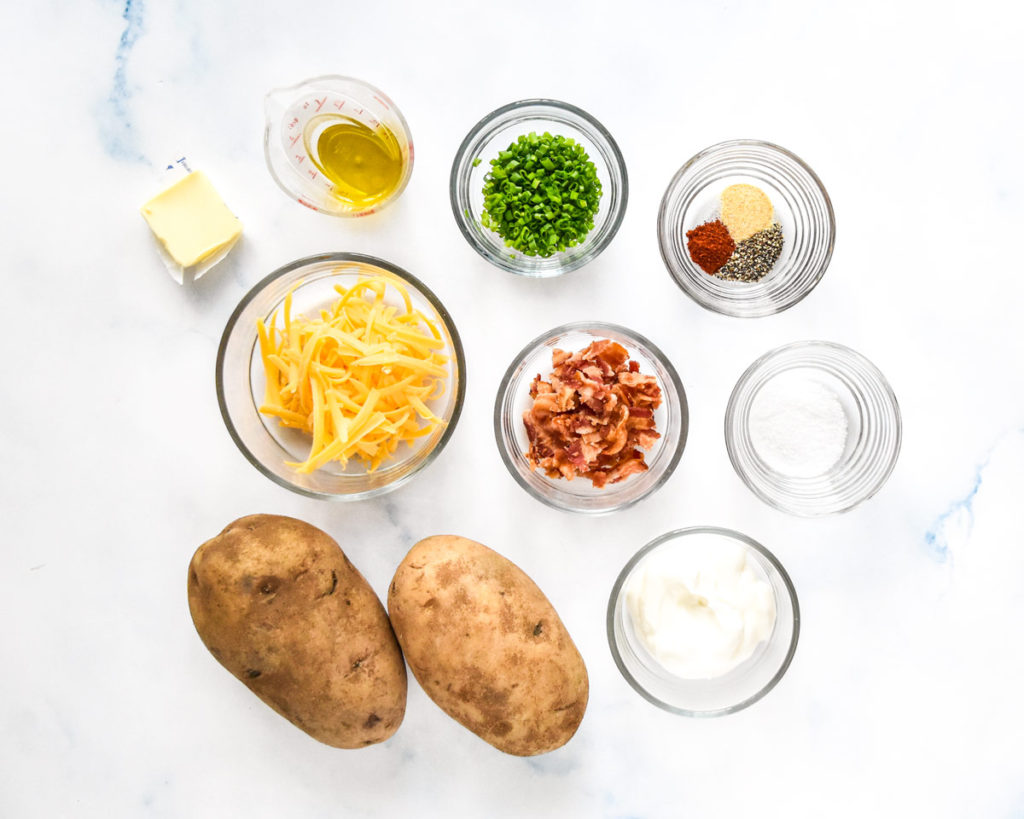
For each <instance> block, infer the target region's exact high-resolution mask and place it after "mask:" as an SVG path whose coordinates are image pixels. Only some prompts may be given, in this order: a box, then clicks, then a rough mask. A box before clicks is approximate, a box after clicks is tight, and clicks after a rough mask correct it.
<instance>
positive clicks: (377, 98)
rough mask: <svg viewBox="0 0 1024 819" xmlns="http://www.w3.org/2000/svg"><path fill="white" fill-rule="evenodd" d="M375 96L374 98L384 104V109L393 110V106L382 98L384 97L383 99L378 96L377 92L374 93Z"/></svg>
mask: <svg viewBox="0 0 1024 819" xmlns="http://www.w3.org/2000/svg"><path fill="white" fill-rule="evenodd" d="M373 98H374V99H375V100H377V102H379V103H380V104H381V105H383V106H384V110H385V111H390V110H391V106H390V105H388V104H387V103H386V102H384V100H382V99H381V98H380V97H378V96H377V95H376V94H374V95H373Z"/></svg>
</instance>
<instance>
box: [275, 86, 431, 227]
mask: <svg viewBox="0 0 1024 819" xmlns="http://www.w3.org/2000/svg"><path fill="white" fill-rule="evenodd" d="M264 112H265V117H266V122H265V127H264V130H263V154H264V157H265V159H266V162H267V168H268V169H269V171H270V175H271V176H272V177H273V178H274V181H275V182H276V183H277V185H278V187H279V188H281V190H283V191H284V192H285V193H286V194H288V196H290V197H291V198H292V199H295V200H296V201H297V202H298V203H299V204H300V205H305V206H306V207H307V208H310V209H311V210H315V211H319V212H320V213H326V214H328V215H330V216H343V217H356V216H369V215H370V214H371V213H376V212H377V211H379V210H381V208H383V207H384V206H385V205H388V204H389V203H391V202H394V201H395V200H396V199H397V198H398V197H399V196H400V195H401V193H402V191H404V190H405V186H406V185H408V184H409V177H410V176H412V166H413V158H414V156H415V153H414V151H413V144H412V133H411V132H410V131H409V125H408V123H407V122H406V121H405V117H403V116H402V112H401V111H399V110H398V106H397V105H395V103H394V102H393V101H392V100H391V99H390V98H389V97H388V95H387V94H385V93H384V92H383V91H381V90H380V89H379V88H376V87H375V86H372V85H370V84H369V83H368V82H363V81H362V80H357V79H356V78H355V77H343V76H340V75H336V74H327V75H324V76H322V77H313V78H312V79H309V80H305V81H304V82H300V83H297V84H296V85H289V86H285V87H283V88H274V89H273V90H271V91H270V92H269V93H268V94H267V95H266V97H265V98H264ZM342 115H344V116H345V117H346V118H349V119H354V120H356V121H358V122H360V123H362V124H363V125H365V126H367V127H369V128H371V129H377V128H378V127H379V126H381V125H383V126H384V127H386V128H387V129H388V130H389V131H391V133H392V134H394V136H395V140H396V141H397V143H398V149H399V151H401V155H402V177H401V179H399V181H398V184H397V185H396V186H395V188H394V190H392V191H391V192H390V193H388V194H387V195H386V196H385V197H383V198H379V199H377V200H376V201H374V202H371V203H369V204H365V205H362V206H357V205H355V204H353V203H352V202H350V201H348V200H346V199H343V198H341V197H339V196H338V195H337V194H336V193H335V190H336V189H335V186H334V184H333V183H332V182H331V181H330V180H329V179H327V178H326V177H325V176H324V175H323V174H322V173H319V172H318V171H317V169H316V168H315V167H310V166H311V165H312V164H313V163H312V160H311V156H310V154H309V152H308V150H307V148H306V145H307V143H308V142H309V141H310V139H311V134H315V133H317V132H318V131H319V130H322V128H323V127H324V126H325V125H329V124H331V121H332V120H337V119H338V118H339V117H340V116H342ZM313 142H314V144H315V140H313Z"/></svg>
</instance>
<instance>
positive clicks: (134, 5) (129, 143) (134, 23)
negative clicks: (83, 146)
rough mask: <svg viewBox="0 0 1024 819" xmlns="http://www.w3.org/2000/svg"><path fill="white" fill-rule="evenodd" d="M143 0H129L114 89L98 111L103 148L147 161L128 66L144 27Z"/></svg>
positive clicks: (118, 156) (132, 159)
mask: <svg viewBox="0 0 1024 819" xmlns="http://www.w3.org/2000/svg"><path fill="white" fill-rule="evenodd" d="M144 7H145V4H144V3H143V0H126V2H125V4H124V10H123V11H122V13H121V16H122V17H123V19H124V22H125V26H124V30H123V31H122V32H121V39H120V41H119V42H118V45H117V51H116V52H115V54H114V76H113V80H112V83H111V88H110V93H109V94H108V95H107V99H106V101H105V104H104V106H103V107H102V109H101V110H100V112H99V113H98V115H97V124H98V126H99V131H100V137H101V140H102V143H103V149H104V150H105V151H106V152H107V154H108V155H109V156H110V157H111V158H112V159H117V160H121V161H130V162H142V161H145V155H144V154H143V153H142V151H141V150H140V149H139V147H138V140H137V137H136V134H135V130H134V126H133V123H132V116H131V111H130V108H129V103H130V102H131V98H132V90H131V88H129V86H128V79H127V67H128V59H129V57H130V56H131V53H132V49H134V48H135V44H136V43H137V42H138V39H139V37H140V36H141V35H142V33H143V31H144V30H145V29H144V24H143V19H144V15H143V12H144Z"/></svg>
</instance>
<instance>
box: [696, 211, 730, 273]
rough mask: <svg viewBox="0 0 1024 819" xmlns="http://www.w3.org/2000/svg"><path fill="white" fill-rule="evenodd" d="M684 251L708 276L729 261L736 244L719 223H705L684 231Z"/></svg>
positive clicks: (716, 220) (725, 228)
mask: <svg viewBox="0 0 1024 819" xmlns="http://www.w3.org/2000/svg"><path fill="white" fill-rule="evenodd" d="M686 249H687V250H688V251H689V253H690V258H691V259H693V261H694V263H695V264H697V265H699V266H700V268H701V270H703V271H704V272H705V273H708V274H709V275H714V274H715V272H716V271H717V270H718V269H719V268H720V267H721V266H722V265H724V264H725V263H726V262H727V261H729V257H730V256H732V252H733V251H734V250H735V249H736V243H735V242H734V241H733V240H732V236H730V235H729V229H728V228H727V227H726V226H725V225H724V224H722V222H721V221H719V220H718V219H715V221H713V222H705V223H704V224H703V225H697V227H695V228H694V229H693V230H688V231H686Z"/></svg>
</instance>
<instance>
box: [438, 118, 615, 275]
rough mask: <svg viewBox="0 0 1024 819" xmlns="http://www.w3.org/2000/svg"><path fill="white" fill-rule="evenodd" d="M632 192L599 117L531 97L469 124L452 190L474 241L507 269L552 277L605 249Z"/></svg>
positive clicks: (454, 202) (466, 230) (461, 222)
mask: <svg viewBox="0 0 1024 819" xmlns="http://www.w3.org/2000/svg"><path fill="white" fill-rule="evenodd" d="M628 188H629V185H628V180H627V177H626V165H625V162H624V161H623V159H622V153H621V152H620V151H619V147H618V145H616V144H615V140H614V139H613V138H612V136H611V134H610V133H608V131H607V129H605V127H604V126H603V125H601V123H600V122H598V121H597V120H596V119H594V118H593V117H592V116H591V115H590V114H588V113H587V112H586V111H583V110H581V109H579V108H577V107H575V106H573V105H569V104H568V103H564V102H558V101H556V100H547V99H528V100H521V101H519V102H513V103H510V104H509V105H505V106H502V107H501V108H498V109H497V110H496V111H492V112H491V113H490V114H488V115H487V116H486V117H484V118H483V119H482V120H480V121H479V122H478V123H477V124H476V125H474V126H473V128H472V129H471V130H470V132H469V133H468V134H467V135H466V138H465V139H464V140H463V141H462V144H461V145H460V146H459V150H458V152H457V153H456V155H455V161H454V162H453V163H452V172H451V183H450V188H449V190H450V195H451V203H452V212H453V214H454V215H455V221H456V223H457V224H458V226H459V229H460V230H461V231H462V235H463V236H465V237H466V241H468V242H469V244H470V247H472V248H473V249H474V250H475V251H476V252H477V253H479V254H480V255H481V256H483V257H484V258H485V259H486V260H487V261H489V262H490V263H491V264H493V265H494V266H496V267H499V268H501V269H502V270H506V271H508V272H509V273H515V274H517V275H520V276H530V277H533V278H549V277H552V276H560V275H561V274H563V273H568V272H569V271H570V270H576V269H577V268H580V267H582V266H583V265H585V264H587V263H588V262H590V261H592V260H593V259H594V258H596V257H597V256H598V255H599V254H600V253H601V252H602V251H603V250H604V249H605V248H606V247H607V246H608V244H609V243H610V242H611V240H612V239H613V238H614V237H615V234H616V232H618V229H619V225H620V224H621V223H622V217H623V214H624V213H625V210H626V200H627V197H628Z"/></svg>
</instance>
